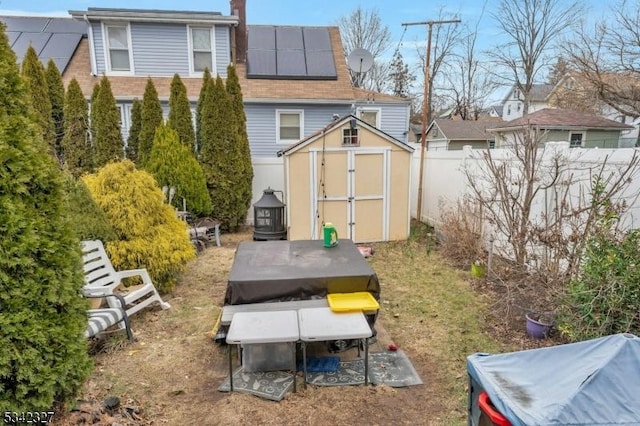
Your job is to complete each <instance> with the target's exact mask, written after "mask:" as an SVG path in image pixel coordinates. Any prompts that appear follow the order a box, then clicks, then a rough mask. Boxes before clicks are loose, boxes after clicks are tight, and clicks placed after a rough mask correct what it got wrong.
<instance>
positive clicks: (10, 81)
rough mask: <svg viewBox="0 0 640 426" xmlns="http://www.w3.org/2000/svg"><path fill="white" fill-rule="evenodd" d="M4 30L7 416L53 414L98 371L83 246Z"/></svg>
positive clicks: (1, 323)
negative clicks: (90, 344) (90, 349)
mask: <svg viewBox="0 0 640 426" xmlns="http://www.w3.org/2000/svg"><path fill="white" fill-rule="evenodd" d="M27 105H28V100H27V94H26V93H25V87H24V86H23V82H22V80H21V79H20V76H19V73H18V67H17V65H16V60H15V55H14V54H13V52H12V51H11V48H10V47H9V42H8V39H7V37H6V35H5V33H4V25H2V24H0V253H1V255H0V342H1V345H2V349H1V350H0V412H3V413H4V412H6V411H17V412H21V411H27V410H28V411H42V410H50V409H51V408H52V407H53V405H54V403H55V402H56V401H60V402H63V401H65V400H68V399H70V398H72V397H73V396H75V394H76V393H77V391H78V390H79V388H80V387H81V386H82V384H83V383H84V381H85V379H86V378H87V376H88V375H89V374H90V371H91V362H90V359H89V357H88V355H87V343H86V339H85V338H84V330H85V329H86V326H87V317H86V310H87V304H86V302H85V300H84V299H82V298H81V296H80V291H81V288H82V285H83V273H82V266H81V260H80V259H81V255H80V244H79V242H78V239H77V238H76V237H75V235H74V234H73V231H72V229H71V225H70V223H69V219H68V217H67V215H66V210H65V208H64V207H65V206H64V196H63V191H62V182H61V176H60V173H61V172H60V170H59V168H58V165H57V164H56V163H55V162H54V160H53V158H52V157H51V156H49V155H48V154H47V153H46V152H47V149H46V148H45V147H46V146H47V145H46V144H45V142H44V141H43V140H42V138H41V133H40V128H38V126H37V124H34V123H33V122H32V121H31V120H30V118H29V117H30V114H29V108H28V106H27Z"/></svg>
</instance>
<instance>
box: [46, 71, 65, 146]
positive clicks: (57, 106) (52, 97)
mask: <svg viewBox="0 0 640 426" xmlns="http://www.w3.org/2000/svg"><path fill="white" fill-rule="evenodd" d="M45 76H46V79H47V91H48V93H49V101H50V102H51V121H52V123H53V134H54V136H55V146H56V157H57V158H58V159H60V158H62V156H61V154H62V153H61V147H60V145H61V143H62V137H63V136H64V84H62V75H61V74H60V71H59V70H58V67H57V66H56V63H55V62H54V61H53V59H49V62H47V68H46V70H45Z"/></svg>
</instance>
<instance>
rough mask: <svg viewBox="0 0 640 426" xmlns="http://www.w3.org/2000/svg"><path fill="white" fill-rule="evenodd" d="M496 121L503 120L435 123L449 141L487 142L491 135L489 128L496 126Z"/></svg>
mask: <svg viewBox="0 0 640 426" xmlns="http://www.w3.org/2000/svg"><path fill="white" fill-rule="evenodd" d="M496 121H500V122H501V121H502V120H482V121H466V120H446V119H436V120H434V123H435V125H437V126H438V128H439V129H440V131H441V132H442V134H443V135H444V137H445V138H446V139H449V140H487V138H490V137H491V135H490V134H488V133H487V131H486V130H487V128H489V127H493V126H495V125H496ZM432 126H433V124H432Z"/></svg>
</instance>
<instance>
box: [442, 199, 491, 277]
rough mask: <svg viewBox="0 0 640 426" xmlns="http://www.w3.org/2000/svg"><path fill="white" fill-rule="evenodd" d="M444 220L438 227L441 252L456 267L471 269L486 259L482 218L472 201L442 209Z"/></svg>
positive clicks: (461, 202) (460, 202)
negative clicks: (476, 262)
mask: <svg viewBox="0 0 640 426" xmlns="http://www.w3.org/2000/svg"><path fill="white" fill-rule="evenodd" d="M441 217H442V219H441V223H440V225H439V226H437V227H436V229H437V232H438V234H439V239H440V244H441V251H442V253H443V254H444V255H445V256H446V257H447V258H448V259H450V260H451V261H452V263H453V264H454V265H457V266H461V267H465V268H467V267H469V266H470V265H471V264H472V263H473V262H475V261H477V260H483V259H484V258H485V253H484V249H483V247H482V238H481V218H480V215H479V213H478V208H477V207H474V205H473V204H472V202H471V200H469V199H465V200H463V201H458V203H457V205H456V206H454V207H451V208H444V207H443V209H442V216H441Z"/></svg>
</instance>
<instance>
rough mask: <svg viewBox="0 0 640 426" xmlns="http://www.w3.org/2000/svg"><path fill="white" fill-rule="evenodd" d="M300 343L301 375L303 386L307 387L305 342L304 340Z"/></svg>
mask: <svg viewBox="0 0 640 426" xmlns="http://www.w3.org/2000/svg"><path fill="white" fill-rule="evenodd" d="M301 345H302V377H303V379H304V380H303V382H302V383H304V384H303V386H304V388H305V389H306V388H307V344H306V343H305V342H302V343H301Z"/></svg>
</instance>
